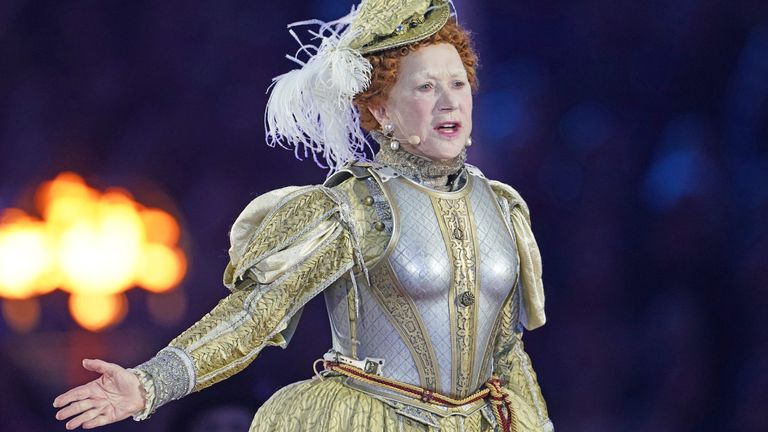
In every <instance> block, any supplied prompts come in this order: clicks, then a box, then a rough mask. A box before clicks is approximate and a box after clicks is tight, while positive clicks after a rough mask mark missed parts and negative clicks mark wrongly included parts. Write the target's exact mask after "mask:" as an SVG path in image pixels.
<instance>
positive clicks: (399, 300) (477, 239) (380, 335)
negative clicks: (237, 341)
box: [326, 175, 518, 397]
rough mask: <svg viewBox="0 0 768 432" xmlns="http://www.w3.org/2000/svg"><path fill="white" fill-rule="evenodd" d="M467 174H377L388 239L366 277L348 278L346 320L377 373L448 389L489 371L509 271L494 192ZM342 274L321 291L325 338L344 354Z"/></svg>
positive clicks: (512, 275) (507, 237)
mask: <svg viewBox="0 0 768 432" xmlns="http://www.w3.org/2000/svg"><path fill="white" fill-rule="evenodd" d="M468 177H469V179H468V181H467V184H466V185H465V186H464V187H463V188H462V189H461V190H459V191H456V192H437V191H434V190H431V189H428V188H424V187H422V186H420V185H418V184H415V183H413V182H411V181H410V180H408V179H405V178H402V177H395V178H392V179H389V180H388V181H386V182H385V184H384V189H385V191H384V192H385V193H386V195H387V198H388V200H389V202H390V205H391V207H392V218H393V225H392V239H391V241H390V244H389V246H388V248H387V251H386V252H385V254H384V257H383V258H382V259H381V260H380V261H379V262H378V264H376V265H375V266H374V267H373V268H371V269H370V279H371V284H370V285H368V284H367V283H366V282H365V281H363V280H362V278H360V279H358V291H359V296H360V298H359V305H360V306H359V307H360V311H359V314H358V316H359V318H358V321H357V322H354V323H352V325H354V327H355V332H354V333H356V336H357V337H356V338H357V341H358V342H357V343H358V345H357V347H356V350H355V351H356V352H355V354H356V356H357V357H358V358H365V357H377V358H384V359H385V360H386V364H385V366H384V368H383V374H384V376H386V377H389V378H393V379H396V380H398V381H403V382H408V383H412V384H416V385H420V386H423V387H426V388H429V389H433V390H434V391H437V392H439V393H442V394H446V395H453V396H458V397H461V396H466V395H468V394H470V393H472V392H473V391H475V390H476V389H477V388H478V387H479V386H480V385H481V384H482V383H483V382H484V381H485V380H486V379H487V378H488V377H489V376H490V373H491V369H492V365H491V364H490V362H491V354H492V350H493V341H492V340H491V339H492V333H493V330H494V327H495V325H496V322H497V319H498V317H499V315H500V314H499V312H500V308H501V306H502V304H503V303H504V300H505V299H506V298H507V296H508V295H510V294H511V292H512V290H513V288H514V286H515V282H516V279H517V273H518V261H517V260H518V257H517V250H516V248H515V242H514V239H513V238H512V235H511V233H510V230H509V229H508V226H507V225H506V222H505V220H504V216H503V215H502V212H501V210H500V207H499V205H498V203H497V201H496V198H495V195H494V194H493V192H492V191H491V189H490V186H489V185H488V183H487V181H485V180H484V179H483V178H481V177H475V176H472V175H469V176H468ZM345 284H349V281H348V280H347V281H344V282H342V281H340V283H339V284H337V285H336V286H334V287H332V288H331V289H330V290H329V292H327V293H326V300H327V301H328V306H329V314H330V315H331V321H332V326H334V348H335V349H337V350H338V351H340V352H342V353H344V354H347V355H349V354H351V351H352V350H351V346H350V344H351V343H353V342H351V340H349V339H350V338H349V336H348V335H349V334H351V329H350V328H349V326H350V322H349V321H347V319H346V318H347V317H348V314H349V310H350V307H351V306H350V305H349V302H348V301H344V299H343V298H342V297H344V296H345V294H344V293H348V292H349V288H350V287H349V286H345ZM345 311H346V313H345ZM345 315H347V316H345ZM344 321H347V322H344ZM345 335H346V336H345Z"/></svg>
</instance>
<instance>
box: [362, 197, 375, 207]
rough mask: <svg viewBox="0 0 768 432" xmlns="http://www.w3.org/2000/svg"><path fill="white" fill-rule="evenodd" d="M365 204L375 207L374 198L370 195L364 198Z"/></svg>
mask: <svg viewBox="0 0 768 432" xmlns="http://www.w3.org/2000/svg"><path fill="white" fill-rule="evenodd" d="M363 204H365V205H367V206H372V205H373V197H372V196H370V195H368V196H367V197H365V198H363Z"/></svg>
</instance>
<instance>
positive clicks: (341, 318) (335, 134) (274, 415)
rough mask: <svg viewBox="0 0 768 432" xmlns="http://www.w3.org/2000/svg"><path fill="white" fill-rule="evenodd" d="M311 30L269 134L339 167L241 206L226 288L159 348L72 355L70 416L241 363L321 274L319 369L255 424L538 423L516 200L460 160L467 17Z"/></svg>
mask: <svg viewBox="0 0 768 432" xmlns="http://www.w3.org/2000/svg"><path fill="white" fill-rule="evenodd" d="M342 28H343V29H344V31H343V32H342V31H341V30H340V29H342ZM319 34H320V35H322V36H323V37H324V39H323V43H322V44H321V46H320V49H319V50H318V52H317V53H316V54H315V55H314V56H313V57H312V58H311V59H310V61H308V62H307V63H306V64H303V63H302V67H301V68H300V69H297V70H295V71H292V72H291V73H289V74H286V75H284V76H281V77H278V78H277V79H276V84H275V87H274V88H273V90H272V94H271V97H270V101H269V104H268V107H267V123H268V129H269V130H268V139H269V140H270V142H272V143H274V142H278V141H282V142H287V144H284V145H287V146H289V147H292V148H295V149H296V151H297V152H299V151H300V150H301V149H303V150H304V151H305V152H307V153H309V152H312V153H313V154H320V155H321V156H322V157H324V158H325V161H326V162H327V164H328V166H330V167H331V168H332V170H333V171H335V173H334V174H333V175H331V176H330V177H329V179H328V180H327V181H326V182H325V184H324V185H323V186H310V187H288V188H284V189H280V190H276V191H272V192H270V193H267V194H265V195H263V196H260V197H258V198H256V199H255V200H254V201H252V202H251V203H250V204H249V205H248V206H247V207H246V208H245V210H244V211H243V213H242V214H241V215H240V216H239V217H238V219H237V220H236V221H235V223H234V225H233V227H232V231H231V242H232V247H231V248H230V251H229V252H230V263H229V264H228V266H227V269H226V270H225V274H224V283H225V285H227V287H229V288H230V289H231V290H232V293H231V294H230V295H229V296H228V297H226V298H225V299H223V300H222V301H221V302H220V303H219V304H218V305H217V306H216V307H215V308H214V309H213V311H211V312H210V313H209V314H208V315H206V316H205V317H203V319H201V320H200V321H198V322H197V323H196V324H195V325H193V326H192V327H191V328H190V329H188V330H187V331H185V332H184V333H182V334H181V335H180V336H179V337H177V338H176V339H174V340H173V341H172V342H171V343H170V344H169V346H168V347H166V348H164V349H163V350H161V351H160V352H159V353H158V354H157V355H156V356H155V357H154V358H153V359H151V360H149V361H148V362H146V363H144V364H142V365H140V366H138V367H136V368H134V369H123V368H122V367H120V366H118V365H114V364H109V363H106V362H103V361H100V360H85V361H84V362H83V365H84V367H85V368H86V369H89V370H93V371H96V372H99V373H101V374H102V377H101V378H100V379H97V380H95V381H93V382H91V383H88V384H86V385H84V386H81V387H78V388H75V389H73V390H70V391H69V392H67V393H64V394H63V395H61V396H59V397H58V398H57V399H56V400H55V402H54V406H56V407H60V408H62V409H61V410H60V411H59V413H58V414H57V418H58V419H66V418H70V417H74V418H72V419H71V420H69V421H68V423H67V428H68V429H73V428H75V427H78V426H83V427H84V428H91V427H96V426H101V425H104V424H108V423H112V422H115V421H118V420H121V419H124V418H127V417H129V416H133V417H134V419H137V420H141V419H144V418H146V417H147V416H148V415H149V414H150V413H151V412H153V411H154V410H156V409H157V408H159V407H160V406H161V405H163V404H165V403H167V402H169V401H171V400H174V399H178V398H180V397H182V396H184V395H186V394H188V393H190V392H191V391H196V390H200V389H202V388H205V387H207V386H209V385H211V384H213V383H215V382H218V381H220V380H222V379H224V378H227V377H229V376H231V375H233V374H235V373H236V372H238V371H239V370H242V369H243V368H244V367H245V366H247V365H248V364H249V363H250V362H251V361H252V360H253V359H254V358H255V357H256V355H257V354H258V353H259V352H260V350H261V349H262V348H264V347H265V346H267V345H277V346H282V347H285V346H286V344H287V343H288V341H289V340H290V338H291V335H292V334H293V331H294V329H295V328H296V324H297V321H298V318H299V315H300V313H301V308H302V307H303V306H304V304H306V302H307V301H308V300H309V299H311V298H312V297H314V296H315V295H317V294H319V293H320V292H323V293H324V295H325V299H326V304H327V307H328V313H329V318H330V322H331V328H332V335H333V349H332V350H330V351H329V352H328V353H327V354H326V355H325V356H324V361H323V366H324V370H323V371H322V372H320V373H318V376H317V377H316V378H315V379H312V380H308V381H303V382H299V383H296V384H293V385H291V386H288V387H286V388H284V389H281V390H280V391H279V392H278V393H276V394H275V395H274V396H273V397H272V398H271V399H270V400H269V401H268V402H267V403H266V404H265V405H264V406H263V407H262V408H261V409H260V410H259V411H258V413H257V414H256V417H255V418H254V420H253V423H252V425H251V430H252V431H294V430H308V431H310V430H311V431H316V430H329V431H379V430H381V431H425V430H433V429H438V430H442V431H490V430H503V431H511V430H518V431H549V430H552V424H551V422H550V421H549V418H548V415H547V411H546V405H545V403H544V401H543V398H542V397H541V393H540V391H539V387H538V384H537V382H536V376H535V373H534V372H533V369H532V368H531V365H530V360H529V358H528V356H527V355H526V353H525V351H524V350H523V344H522V340H521V336H522V328H523V326H524V327H526V328H528V329H533V328H536V327H538V326H540V325H543V323H544V321H545V317H544V310H543V306H544V298H543V292H542V289H541V278H540V276H541V266H540V258H539V254H538V249H537V248H536V243H535V240H534V239H533V236H532V234H531V232H530V226H529V216H528V210H527V207H526V206H525V203H524V202H523V200H522V198H520V196H519V194H517V192H516V191H515V190H514V189H512V188H511V187H509V186H506V185H503V184H501V183H498V182H493V181H488V180H487V179H485V177H484V176H483V175H482V173H481V172H480V171H479V170H478V169H477V168H475V167H472V166H470V165H468V164H465V163H464V161H465V157H466V148H467V147H469V146H470V145H471V137H470V133H471V130H472V90H473V89H474V88H475V87H476V78H475V65H476V62H477V60H476V56H475V54H474V52H473V51H472V49H471V47H470V44H469V37H468V35H467V33H466V32H465V31H464V30H462V29H461V28H460V27H459V26H458V25H457V24H456V23H455V21H454V20H453V19H451V18H450V9H449V6H448V5H447V4H446V3H445V1H442V0H432V1H428V0H419V1H392V2H386V1H377V0H370V1H367V2H364V3H363V4H362V5H361V7H360V8H359V9H357V10H354V9H353V11H352V13H351V14H350V15H349V16H348V17H345V18H343V19H341V20H339V21H337V22H334V23H330V24H324V25H323V26H321V29H320V32H319ZM303 48H304V49H306V48H307V47H306V46H305V47H303ZM353 104H354V105H355V106H353ZM358 116H359V117H358ZM360 123H361V124H362V126H363V127H364V128H365V129H367V130H369V131H370V134H371V136H372V137H373V138H374V139H375V140H376V141H377V142H378V143H379V145H380V150H379V152H378V153H377V155H376V158H375V160H374V161H373V162H372V163H368V162H360V161H356V160H355V157H356V156H359V155H360V152H361V149H362V148H364V145H365V142H364V138H362V132H361V131H360V130H359V125H360ZM339 143H341V144H339Z"/></svg>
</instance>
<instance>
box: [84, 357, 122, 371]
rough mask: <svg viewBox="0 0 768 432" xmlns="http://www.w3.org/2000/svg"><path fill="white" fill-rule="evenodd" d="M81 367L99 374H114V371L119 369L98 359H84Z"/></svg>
mask: <svg viewBox="0 0 768 432" xmlns="http://www.w3.org/2000/svg"><path fill="white" fill-rule="evenodd" d="M83 367H84V368H86V369H88V370H89V371H93V372H98V373H100V374H105V373H109V372H114V371H115V370H119V369H120V366H118V365H116V364H114V363H107V362H105V361H104V360H99V359H85V360H83Z"/></svg>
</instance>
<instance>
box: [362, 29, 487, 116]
mask: <svg viewBox="0 0 768 432" xmlns="http://www.w3.org/2000/svg"><path fill="white" fill-rule="evenodd" d="M439 43H449V44H451V45H453V46H454V47H455V48H456V51H458V53H459V57H461V62H462V63H464V69H465V70H466V71H467V78H468V80H469V86H470V88H471V89H472V91H473V92H474V91H475V90H477V73H476V68H477V53H476V52H475V50H474V49H473V48H472V42H471V40H470V36H469V33H468V32H467V31H466V30H464V29H463V28H461V26H459V24H458V23H456V21H455V20H453V19H450V20H448V22H446V23H445V25H444V26H443V28H441V29H440V30H438V32H437V33H435V34H433V35H432V36H430V37H428V38H426V39H422V40H420V41H418V42H414V43H412V44H408V45H404V46H401V47H397V48H392V49H388V50H386V51H382V52H378V53H374V54H370V55H367V56H366V58H367V59H368V61H369V62H371V65H372V66H373V70H372V72H371V84H370V85H369V86H368V88H367V89H366V90H365V91H363V92H361V93H358V94H357V95H356V96H355V99H354V102H355V106H356V107H357V110H358V111H359V112H360V125H361V126H362V127H363V129H365V130H367V131H371V130H374V129H377V128H379V122H378V121H376V119H375V118H374V117H373V114H371V112H370V111H369V110H368V107H375V106H381V105H383V104H384V103H385V102H386V100H387V98H388V97H389V92H390V90H392V87H394V85H395V83H396V82H397V75H398V73H399V71H400V59H402V58H403V57H405V56H407V55H408V54H410V53H412V52H413V51H416V50H418V49H419V48H421V47H424V46H428V45H436V44H439Z"/></svg>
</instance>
